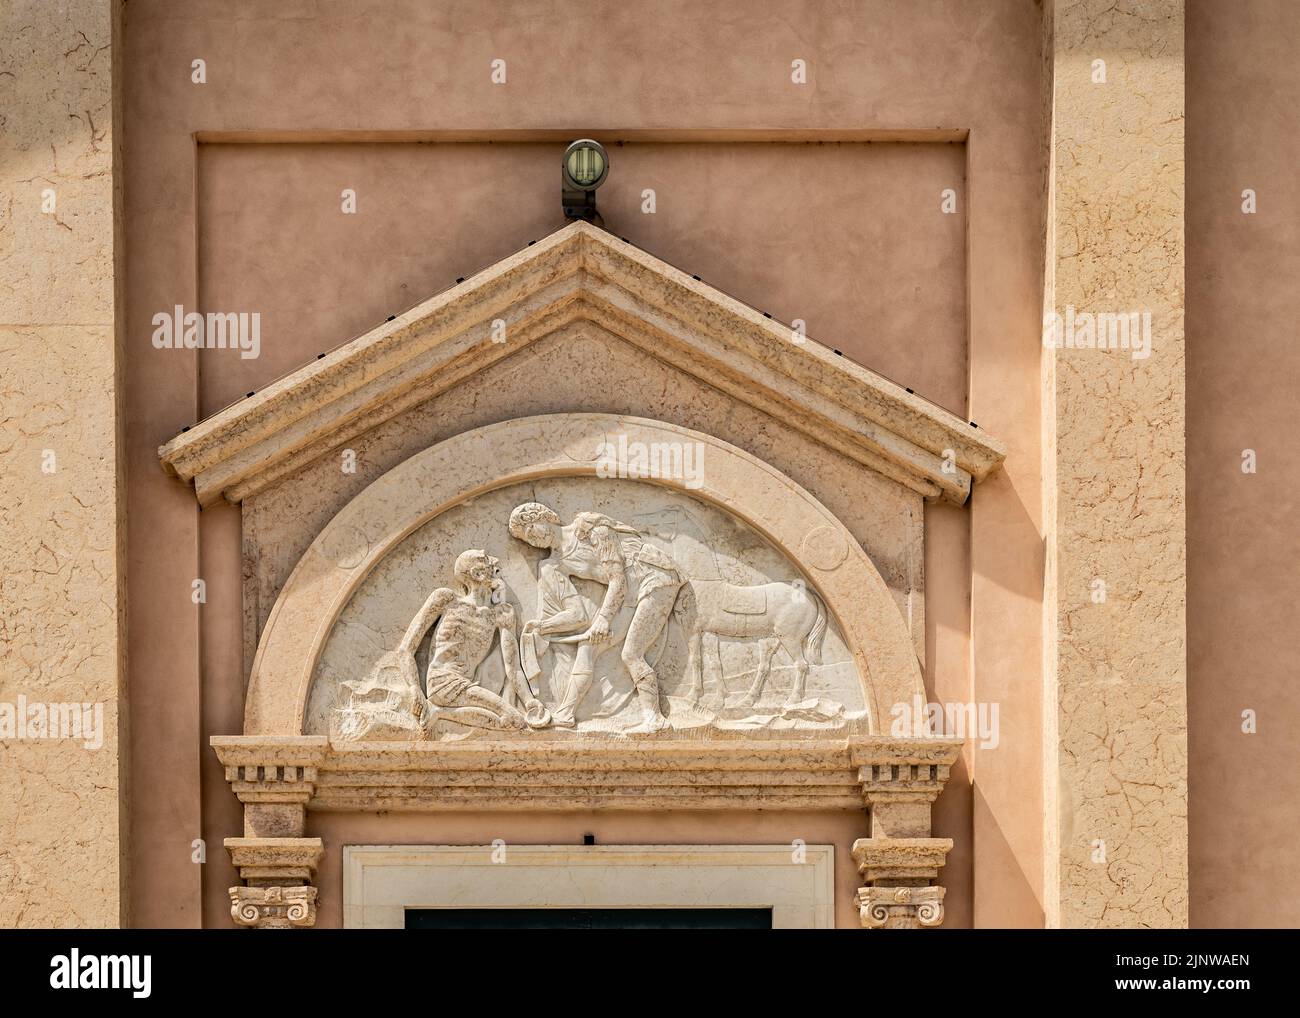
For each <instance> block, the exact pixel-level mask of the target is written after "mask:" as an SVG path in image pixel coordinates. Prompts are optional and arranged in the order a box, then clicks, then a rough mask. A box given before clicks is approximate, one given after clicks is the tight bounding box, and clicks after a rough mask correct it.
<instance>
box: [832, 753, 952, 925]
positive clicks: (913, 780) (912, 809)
mask: <svg viewBox="0 0 1300 1018" xmlns="http://www.w3.org/2000/svg"><path fill="white" fill-rule="evenodd" d="M960 751H961V740H960V739H933V740H924V741H921V740H918V741H917V742H916V743H915V744H914V745H913V746H905V745H903V744H895V745H894V746H893V747H891V750H890V751H889V752H872V751H870V750H862V751H858V752H856V753H855V754H854V762H855V763H856V764H858V782H859V784H860V785H861V786H862V799H863V802H864V803H865V804H866V806H867V809H868V812H869V824H870V834H871V837H869V838H859V839H858V840H857V841H855V842H854V843H853V861H854V862H855V863H857V866H858V872H859V873H860V874H861V875H862V880H863V884H864V886H863V887H861V888H859V889H858V893H857V904H858V914H859V916H860V918H861V921H862V925H863V927H864V928H866V929H922V928H928V927H933V926H938V925H939V924H940V923H942V922H943V895H944V889H943V888H942V887H939V886H936V885H935V884H934V882H935V881H937V880H938V878H939V870H940V869H942V868H943V863H944V859H945V858H946V857H947V855H948V852H949V850H950V849H951V848H952V841H951V840H949V839H947V838H932V837H930V808H931V806H932V805H933V803H934V800H935V799H937V798H938V797H939V793H940V792H942V791H943V786H944V785H945V784H946V783H947V781H948V775H949V771H950V768H951V767H952V764H953V762H954V761H955V760H956V759H957V754H958V753H959V752H960Z"/></svg>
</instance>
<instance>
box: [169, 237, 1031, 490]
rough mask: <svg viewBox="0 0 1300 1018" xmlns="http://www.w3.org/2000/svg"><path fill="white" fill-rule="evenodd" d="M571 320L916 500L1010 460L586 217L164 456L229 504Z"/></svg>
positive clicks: (971, 431) (245, 404)
mask: <svg viewBox="0 0 1300 1018" xmlns="http://www.w3.org/2000/svg"><path fill="white" fill-rule="evenodd" d="M498 319H499V320H502V321H504V322H505V335H506V337H507V341H506V342H500V341H499V337H500V332H499V329H497V330H494V328H493V323H494V321H496V320H498ZM580 320H588V321H591V322H594V323H596V324H597V325H599V326H600V327H602V328H604V329H605V330H607V331H608V332H610V333H612V334H613V335H616V336H618V337H619V338H621V339H623V340H625V341H626V342H628V343H631V344H633V345H635V346H637V347H639V348H641V349H643V350H645V351H646V352H647V353H649V354H651V355H653V356H655V357H657V358H659V359H660V360H662V361H664V362H666V363H668V364H670V365H672V366H673V367H675V368H677V369H679V370H681V371H684V372H687V373H689V374H691V375H693V376H695V377H697V378H700V379H701V380H703V381H705V382H707V383H708V384H709V385H712V386H714V387H715V388H717V389H720V390H722V391H724V392H726V393H728V394H729V395H731V396H732V397H733V398H734V399H736V400H738V401H740V402H743V403H746V404H749V405H751V406H754V407H756V408H758V409H760V410H762V411H764V412H766V413H768V414H770V415H772V416H773V417H776V418H778V419H780V420H782V421H783V422H785V423H786V424H788V425H789V426H791V427H794V428H796V429H798V430H799V431H801V432H803V433H805V434H807V435H808V436H809V437H811V438H813V439H814V440H815V441H817V442H820V443H822V444H823V445H826V446H829V447H831V448H834V449H836V450H838V451H839V452H841V453H843V454H845V455H847V456H849V457H850V458H852V459H854V460H856V461H857V462H860V463H862V464H864V465H865V466H868V467H870V468H871V469H873V470H876V471H878V472H879V473H881V474H883V475H885V476H887V477H889V478H892V479H893V480H895V481H897V482H899V483H901V484H903V485H905V486H907V487H908V488H911V489H912V490H914V491H917V492H919V493H920V494H922V495H924V496H926V497H943V498H946V499H948V500H949V501H952V502H955V503H958V504H960V503H962V502H964V501H965V500H966V497H967V496H968V495H969V493H970V486H971V482H972V480H978V479H980V478H982V477H984V476H985V475H986V474H987V473H988V472H989V471H991V470H992V469H994V468H995V467H996V466H997V465H998V464H999V463H1000V462H1001V461H1002V459H1003V458H1004V456H1005V450H1004V449H1003V447H1002V446H1001V444H1000V443H999V442H997V441H996V440H994V439H992V438H991V436H989V435H987V434H985V433H984V432H981V431H979V430H978V429H977V428H975V427H974V426H973V425H971V424H969V423H967V422H966V421H963V420H962V419H960V418H959V417H956V416H955V415H953V414H950V413H948V412H947V411H945V410H942V409H940V408H938V407H936V406H934V405H933V404H931V403H929V402H927V401H926V400H924V399H922V398H921V397H919V396H916V395H914V394H912V393H909V392H908V391H907V390H906V389H903V388H902V387H900V386H898V385H896V384H894V383H893V382H890V381H889V380H887V379H885V378H883V377H881V376H880V375H877V374H875V373H874V372H872V371H870V370H868V369H866V368H864V367H862V366H860V365H858V364H855V363H853V362H852V361H850V360H848V359H847V358H844V357H841V356H839V355H837V354H836V353H835V352H834V351H832V350H829V349H827V348H826V347H824V346H822V345H821V344H819V343H817V342H815V341H814V340H812V339H805V340H803V341H802V342H795V341H794V340H795V334H794V333H793V332H792V330H791V329H790V328H789V327H788V326H785V325H782V324H780V323H778V322H776V321H773V320H772V319H770V318H767V317H766V316H764V315H762V314H760V313H759V312H757V311H755V310H754V309H753V308H751V307H749V306H747V305H745V304H742V303H741V302H740V301H737V300H736V299H734V298H732V297H729V296H727V295H726V294H724V293H721V292H720V291H718V290H716V289H714V288H713V287H711V286H709V285H707V284H706V283H703V282H701V281H699V280H698V279H696V278H694V277H692V276H690V275H688V274H686V273H684V272H682V271H681V270H679V269H676V268H674V267H673V266H671V265H669V264H667V263H666V262H664V261H662V260H660V259H658V258H656V257H654V256H653V255H650V254H647V253H646V252H644V251H642V250H640V249H638V248H636V247H634V246H633V245H631V244H628V243H626V242H624V241H621V240H619V239H618V238H616V237H614V236H612V235H611V234H609V233H606V232H605V231H604V230H601V229H599V228H597V227H594V226H591V225H590V224H588V223H583V222H575V223H572V224H570V225H569V226H566V227H564V228H563V229H561V230H558V231H556V232H555V233H553V234H551V235H550V236H549V237H547V238H545V239H544V240H541V241H538V242H537V243H535V244H532V245H530V246H529V247H527V248H525V249H524V250H523V251H520V252H518V253H517V254H515V255H512V256H510V257H509V258H506V259H504V260H502V261H500V262H497V263H496V264H495V265H493V266H492V267H490V268H488V269H485V270H484V271H482V272H480V273H478V274H477V275H475V276H473V277H471V278H469V279H466V280H465V281H464V282H462V283H459V284H457V285H456V286H454V287H452V288H451V289H449V290H447V291H445V292H443V293H440V294H438V295H437V296H435V297H432V298H430V299H429V300H427V301H425V302H423V303H422V304H419V305H417V306H416V307H414V308H411V309H410V310H409V311H407V312H405V313H404V314H402V315H400V316H398V317H397V318H395V319H393V320H392V321H390V322H386V323H385V324H383V325H381V326H379V327H378V328H376V329H373V330H371V331H370V332H368V333H366V334H365V335H363V336H360V337H358V338H357V339H354V340H352V341H351V342H350V343H347V344H345V345H343V346H341V347H339V348H338V349H336V350H334V351H333V352H331V353H329V354H327V355H325V356H324V357H322V358H320V359H318V360H315V361H312V362H311V363H309V364H307V365H305V366H304V367H302V368H300V369H299V370H297V371H295V372H293V373H292V374H290V375H287V376H285V377H284V378H281V379H279V380H278V381H276V382H273V383H272V384H271V385H269V386H267V388H265V389H263V390H261V391H260V392H257V393H255V394H254V395H252V396H250V397H248V398H247V399H244V400H242V401H241V402H239V403H237V404H234V405H233V406H231V407H228V408H226V409H225V410H223V411H221V412H220V413H218V414H215V415H214V416H212V417H210V418H208V419H206V420H204V421H202V422H200V423H199V424H197V425H195V426H194V427H192V428H189V429H187V430H186V431H185V432H183V433H182V434H180V435H178V436H176V437H175V438H173V439H172V440H171V441H170V442H168V443H167V444H166V445H164V446H163V447H162V448H161V449H160V450H159V455H160V457H161V458H162V461H163V464H164V465H165V466H166V468H167V469H168V470H169V471H170V472H172V473H174V474H176V475H178V476H179V477H181V478H182V479H183V480H185V481H188V482H193V484H194V488H195V491H196V493H197V495H198V498H199V500H200V502H201V503H202V504H204V505H209V504H212V503H214V502H216V501H217V500H219V499H220V498H222V497H224V498H226V499H227V500H228V501H230V502H233V503H238V502H240V501H242V500H243V499H244V498H245V497H247V496H249V495H251V494H253V493H255V492H257V491H260V490H262V489H263V488H266V487H268V486H269V485H271V484H273V483H275V482H276V481H278V480H279V479H280V478H282V477H284V476H286V475H287V474H289V473H291V472H293V471H295V470H297V469H298V468H299V467H301V466H303V465H304V464H306V463H308V462H310V461H311V460H314V459H316V458H317V457H319V456H320V455H322V454H324V453H326V452H328V451H330V450H331V449H333V448H336V447H337V446H339V445H341V444H343V443H344V442H346V441H348V440H349V439H350V438H352V437H353V436H355V435H357V434H360V433H362V432H364V431H368V430H370V429H371V428H373V427H375V426H376V425H378V424H381V423H383V422H384V421H386V420H388V419H390V418H392V417H394V416H396V415H397V414H399V413H401V412H403V411H405V410H407V409H409V408H411V407H413V406H415V405H417V404H419V403H423V402H425V401H426V400H428V399H431V398H432V397H434V396H436V395H438V394H439V393H440V392H444V391H446V390H447V389H449V388H451V387H453V386H454V385H456V384H458V383H459V382H461V381H463V380H465V379H466V378H468V377H470V376H472V375H474V374H476V373H477V372H480V371H482V370H484V369H486V368H487V367H489V366H490V365H492V364H494V363H496V362H497V361H499V360H502V359H504V358H506V357H509V356H512V355H513V354H515V353H518V352H519V351H520V350H521V349H523V348H524V347H525V346H527V345H528V344H530V343H532V342H535V341H536V340H539V339H541V338H543V337H545V336H548V335H551V334H553V333H554V332H556V331H557V330H559V329H562V328H564V327H565V326H567V325H570V324H572V323H574V322H576V321H580Z"/></svg>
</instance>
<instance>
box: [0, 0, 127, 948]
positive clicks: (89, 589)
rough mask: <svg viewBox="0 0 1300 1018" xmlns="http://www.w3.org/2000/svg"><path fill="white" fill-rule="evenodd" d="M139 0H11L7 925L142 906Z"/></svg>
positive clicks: (3, 540) (87, 917) (5, 394)
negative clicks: (135, 394)
mask: <svg viewBox="0 0 1300 1018" xmlns="http://www.w3.org/2000/svg"><path fill="white" fill-rule="evenodd" d="M120 18H121V7H120V4H119V3H117V2H112V0H65V2H62V3H48V2H45V0H5V2H4V3H3V4H0V421H3V422H4V423H3V426H2V427H0V433H2V434H3V438H2V439H0V471H2V477H3V483H0V490H3V496H2V500H0V774H2V775H3V780H2V781H0V925H6V926H8V925H14V926H78V927H107V926H117V925H119V924H121V923H122V922H123V921H124V920H125V916H124V902H125V895H124V893H123V891H124V888H123V884H124V874H125V866H124V863H123V853H124V848H125V846H124V844H123V831H124V830H125V824H124V809H125V807H124V802H125V798H124V796H123V795H122V792H123V789H122V775H123V763H124V761H123V760H122V757H121V754H120V747H121V746H122V745H124V740H123V739H122V738H121V735H120V733H121V726H122V723H123V721H124V717H123V715H124V709H123V708H124V703H123V696H124V669H123V619H124V611H123V609H124V604H123V589H124V588H123V574H122V568H121V563H122V550H123V549H122V533H123V527H122V518H121V502H122V491H123V475H122V470H121V457H120V455H119V452H120V446H121V434H122V420H121V414H120V406H121V403H120V392H119V385H118V376H119V365H120V353H121V336H122V330H121V328H120V321H121V308H122V305H121V301H120V299H119V296H118V295H119V286H120V273H119V272H118V271H117V266H118V265H119V264H120V257H121V243H120V231H119V222H120V215H119V213H120V206H121V194H120V182H121V175H120V172H119V166H120V161H119V158H118V153H119V150H120V133H121V131H120V125H121V112H120V104H119V101H118V95H119V89H118V88H117V87H116V83H117V80H118V77H119V72H118V59H117V57H118V52H119V51H118V45H117V41H118V38H119V35H120Z"/></svg>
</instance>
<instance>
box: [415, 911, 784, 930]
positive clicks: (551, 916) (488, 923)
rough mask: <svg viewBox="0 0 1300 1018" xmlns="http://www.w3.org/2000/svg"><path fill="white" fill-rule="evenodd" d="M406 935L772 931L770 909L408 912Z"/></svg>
mask: <svg viewBox="0 0 1300 1018" xmlns="http://www.w3.org/2000/svg"><path fill="white" fill-rule="evenodd" d="M406 928H407V929H408V930H770V929H771V928H772V910H771V909H770V908H408V909H407V910H406Z"/></svg>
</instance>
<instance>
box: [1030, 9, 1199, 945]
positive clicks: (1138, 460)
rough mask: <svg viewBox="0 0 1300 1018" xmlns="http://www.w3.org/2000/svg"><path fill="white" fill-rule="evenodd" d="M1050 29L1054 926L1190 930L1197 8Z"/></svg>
mask: <svg viewBox="0 0 1300 1018" xmlns="http://www.w3.org/2000/svg"><path fill="white" fill-rule="evenodd" d="M1046 14H1047V22H1046V37H1045V38H1046V46H1045V49H1046V56H1047V58H1048V65H1047V67H1048V74H1049V78H1050V93H1049V94H1050V96H1051V108H1050V110H1049V111H1048V112H1049V116H1048V138H1047V141H1048V151H1047V156H1048V166H1049V180H1048V189H1047V216H1046V223H1045V226H1046V267H1045V299H1044V337H1043V338H1044V351H1043V420H1044V429H1045V430H1044V436H1043V449H1044V463H1043V472H1044V488H1045V492H1046V505H1045V512H1044V523H1045V530H1046V534H1045V545H1046V553H1047V568H1046V590H1045V597H1044V602H1045V617H1044V637H1045V639H1044V674H1045V680H1046V683H1045V691H1044V693H1045V695H1044V715H1045V716H1044V730H1045V738H1044V746H1045V757H1046V759H1045V761H1044V777H1045V784H1044V794H1045V801H1046V806H1047V808H1046V815H1047V822H1046V842H1045V852H1044V857H1045V867H1044V869H1045V880H1044V883H1045V889H1044V891H1045V893H1044V897H1045V902H1044V907H1045V912H1046V921H1047V924H1048V925H1049V926H1061V927H1093V926H1126V927H1127V926H1154V927H1170V926H1175V927H1176V926H1185V925H1186V924H1187V708H1186V676H1187V665H1186V641H1185V614H1186V613H1185V605H1186V537H1185V514H1184V505H1185V483H1186V479H1185V456H1184V356H1183V306H1184V296H1183V286H1184V280H1183V261H1184V259H1183V247H1184V244H1183V206H1184V183H1183V132H1184V118H1183V79H1184V71H1183V0H1134V2H1133V3H1130V4H1126V5H1119V6H1116V5H1115V4H1114V3H1112V2H1110V0H1055V3H1053V4H1050V5H1048V8H1047V11H1046Z"/></svg>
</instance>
